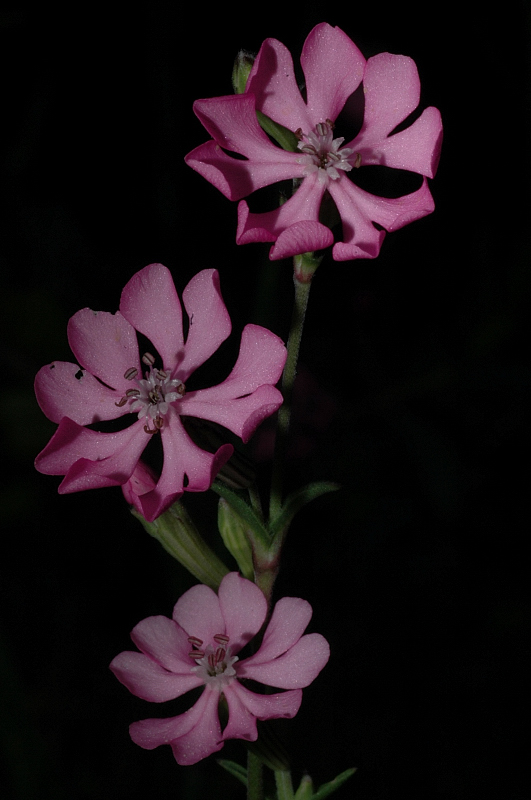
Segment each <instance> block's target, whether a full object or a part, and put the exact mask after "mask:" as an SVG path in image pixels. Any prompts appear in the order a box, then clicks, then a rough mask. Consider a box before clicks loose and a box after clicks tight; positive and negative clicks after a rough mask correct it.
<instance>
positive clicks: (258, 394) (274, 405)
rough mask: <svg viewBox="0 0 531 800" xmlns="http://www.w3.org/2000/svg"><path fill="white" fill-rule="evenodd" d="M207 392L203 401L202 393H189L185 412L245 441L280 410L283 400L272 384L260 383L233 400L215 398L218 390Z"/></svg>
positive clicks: (207, 390)
mask: <svg viewBox="0 0 531 800" xmlns="http://www.w3.org/2000/svg"><path fill="white" fill-rule="evenodd" d="M213 388H217V387H213ZM204 391H206V392H209V398H210V399H209V401H208V402H207V401H204V400H203V398H202V394H203V393H202V392H197V393H194V395H195V396H192V393H190V398H189V399H188V404H187V405H186V407H185V408H186V411H183V413H186V414H188V413H189V414H190V416H194V417H197V418H200V419H208V420H210V422H217V423H218V425H223V427H225V428H228V430H230V431H232V432H233V433H235V434H236V435H237V436H239V437H240V438H241V440H242V441H243V442H247V441H249V439H250V438H251V436H252V435H253V433H254V432H255V430H256V429H257V427H258V426H259V425H260V424H261V423H262V422H263V421H264V419H267V418H268V417H270V416H271V415H272V414H274V413H275V411H278V409H279V408H280V406H281V405H282V400H283V398H282V394H281V393H280V392H279V391H278V389H275V388H274V387H273V386H260V387H259V388H258V389H256V391H254V392H253V393H252V394H250V395H248V396H247V397H242V398H239V399H234V400H216V398H215V392H212V393H210V390H209V389H205V390H204Z"/></svg>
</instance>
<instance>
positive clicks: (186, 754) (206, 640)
mask: <svg viewBox="0 0 531 800" xmlns="http://www.w3.org/2000/svg"><path fill="white" fill-rule="evenodd" d="M266 613H267V603H266V600H265V598H264V596H263V594H262V592H261V591H260V589H259V588H258V587H257V586H256V584H254V583H252V582H251V581H248V580H246V579H245V578H242V577H240V576H239V575H238V573H237V572H230V573H229V574H228V575H226V576H225V577H224V578H223V580H222V581H221V584H220V587H219V591H218V594H217V595H216V593H215V592H214V591H213V590H212V589H210V588H209V587H208V586H203V585H198V586H193V587H192V588H191V589H189V590H188V591H187V592H185V594H183V596H182V597H181V598H180V600H178V601H177V604H176V605H175V608H174V610H173V619H168V618H167V617H163V616H157V617H148V619H145V620H143V621H142V622H140V623H139V624H138V625H137V626H136V627H135V628H134V629H133V631H132V632H131V638H132V640H133V642H134V643H135V644H136V646H137V647H138V648H139V650H141V651H142V652H141V653H138V652H127V651H126V652H124V653H120V655H118V656H117V657H116V658H115V659H114V660H113V661H112V663H111V665H110V667H111V670H112V671H113V672H114V674H115V675H116V677H117V678H118V680H119V681H121V682H122V683H123V684H124V685H125V686H127V688H128V689H129V690H130V691H131V692H132V693H133V694H135V695H136V696H137V697H141V698H142V699H144V700H149V701H151V702H154V703H162V702H164V701H166V700H172V699H174V698H176V697H180V696H181V695H183V694H185V693H186V692H188V691H190V690H191V689H194V688H197V687H199V686H204V690H203V693H202V694H201V696H200V698H199V699H198V700H197V702H196V703H195V705H194V706H192V708H191V709H190V710H189V711H187V712H185V713H184V714H180V715H179V716H176V717H170V718H169V719H145V720H142V721H141V722H134V723H133V724H132V725H131V727H130V729H129V731H130V734H131V738H132V739H133V741H134V742H135V743H136V744H138V745H140V747H144V748H145V749H147V750H152V749H154V748H155V747H158V746H159V745H161V744H169V745H171V747H172V750H173V754H174V756H175V758H176V760H177V761H178V763H179V764H195V763H196V762H197V761H200V760H201V759H203V758H206V756H209V755H210V754H211V753H215V752H216V751H217V750H220V749H221V748H222V747H223V743H224V742H225V741H226V740H227V739H247V740H248V741H251V742H253V741H256V739H257V737H258V733H257V729H256V721H257V719H261V720H264V719H273V718H278V717H287V718H291V717H294V716H295V714H296V713H297V711H298V710H299V706H300V704H301V701H302V689H303V688H304V687H306V686H309V684H310V683H311V682H312V681H313V680H314V679H315V678H316V677H317V675H318V674H319V672H320V671H321V670H322V668H323V667H324V666H325V664H326V662H327V661H328V658H329V655H330V648H329V646H328V643H327V641H326V639H324V637H323V636H321V635H320V634H319V633H309V634H306V635H303V633H304V630H305V629H306V627H307V625H308V623H309V621H310V618H311V616H312V608H311V606H310V604H309V603H307V602H306V600H301V599H300V598H298V597H284V598H282V599H281V600H279V601H278V603H277V604H276V605H275V608H274V610H273V614H272V617H271V620H270V621H269V624H268V626H267V628H266V631H265V634H264V638H263V641H262V644H261V645H260V648H259V649H258V650H257V652H256V653H254V655H251V656H249V658H244V659H243V660H240V659H239V657H238V653H239V652H240V651H241V649H242V648H243V647H244V646H245V645H246V644H247V642H249V641H250V639H252V637H253V636H255V634H256V633H258V631H259V630H260V628H261V627H262V624H263V623H264V620H265V618H266ZM246 678H249V679H251V680H255V681H258V682H260V683H262V684H265V685H267V686H274V687H276V688H278V689H285V690H287V691H284V692H280V693H277V694H267V695H262V694H257V693H255V692H253V691H250V689H247V688H246V687H245V686H244V685H243V684H242V683H241V680H242V679H246ZM222 694H223V696H224V697H225V700H226V701H227V706H228V712H229V718H228V722H227V725H226V727H225V728H224V729H223V730H222V729H221V724H220V720H219V716H218V703H219V701H220V699H221V695H222Z"/></svg>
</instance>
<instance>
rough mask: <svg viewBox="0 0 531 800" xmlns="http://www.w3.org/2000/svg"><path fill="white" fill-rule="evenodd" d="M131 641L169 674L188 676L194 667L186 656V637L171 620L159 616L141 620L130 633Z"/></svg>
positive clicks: (193, 663)
mask: <svg viewBox="0 0 531 800" xmlns="http://www.w3.org/2000/svg"><path fill="white" fill-rule="evenodd" d="M131 639H132V640H133V642H134V643H135V644H136V646H137V647H138V649H139V650H141V651H142V652H143V653H144V654H145V655H146V656H149V657H150V660H153V661H156V662H157V663H158V664H160V666H161V667H163V668H164V669H165V670H167V671H169V672H172V673H175V674H177V675H185V676H188V675H189V674H190V673H191V670H192V667H194V666H195V662H192V661H191V659H190V657H189V655H188V654H189V652H190V649H191V647H190V643H189V642H188V635H187V634H186V632H185V631H183V629H182V628H180V627H179V625H177V623H176V622H175V621H174V620H173V619H168V617H163V616H161V615H159V616H155V617H148V618H147V619H143V620H142V621H141V622H139V623H138V625H135V627H134V628H133V630H132V631H131ZM197 685H199V684H197Z"/></svg>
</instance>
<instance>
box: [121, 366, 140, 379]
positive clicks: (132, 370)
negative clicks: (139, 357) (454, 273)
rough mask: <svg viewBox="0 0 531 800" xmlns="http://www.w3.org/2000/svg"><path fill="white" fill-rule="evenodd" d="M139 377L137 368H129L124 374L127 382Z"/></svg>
mask: <svg viewBox="0 0 531 800" xmlns="http://www.w3.org/2000/svg"><path fill="white" fill-rule="evenodd" d="M137 375H138V370H137V368H136V367H129V369H126V371H125V372H124V378H125V379H126V381H132V380H133V378H136V376H137Z"/></svg>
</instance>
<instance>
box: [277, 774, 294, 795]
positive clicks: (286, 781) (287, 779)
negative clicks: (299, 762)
mask: <svg viewBox="0 0 531 800" xmlns="http://www.w3.org/2000/svg"><path fill="white" fill-rule="evenodd" d="M275 781H276V784H277V800H293V784H292V782H291V772H289V771H288V770H275Z"/></svg>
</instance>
